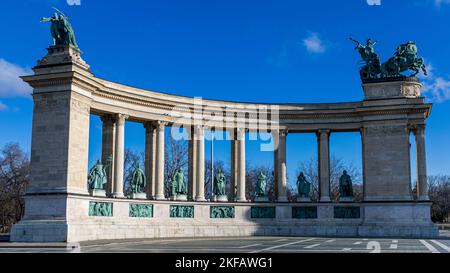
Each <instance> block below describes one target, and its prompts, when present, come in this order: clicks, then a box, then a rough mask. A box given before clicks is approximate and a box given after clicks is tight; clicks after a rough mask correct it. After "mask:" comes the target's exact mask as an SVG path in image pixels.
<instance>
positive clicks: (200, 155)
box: [194, 125, 206, 202]
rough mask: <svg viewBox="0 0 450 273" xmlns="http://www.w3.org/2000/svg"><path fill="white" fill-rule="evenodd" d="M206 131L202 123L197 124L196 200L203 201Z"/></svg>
mask: <svg viewBox="0 0 450 273" xmlns="http://www.w3.org/2000/svg"><path fill="white" fill-rule="evenodd" d="M204 134H205V131H204V128H203V127H202V126H200V125H196V126H195V135H194V139H195V143H196V145H197V160H196V167H197V168H196V176H197V177H196V178H197V179H196V182H197V183H196V184H197V185H196V186H195V187H196V190H197V191H196V195H195V201H198V202H203V201H206V199H205V135H204Z"/></svg>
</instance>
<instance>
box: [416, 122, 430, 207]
mask: <svg viewBox="0 0 450 273" xmlns="http://www.w3.org/2000/svg"><path fill="white" fill-rule="evenodd" d="M413 132H414V136H415V137H416V154H417V199H418V200H430V198H429V197H428V183H427V159H426V153H425V125H418V126H417V127H416V128H415V130H414V131H413Z"/></svg>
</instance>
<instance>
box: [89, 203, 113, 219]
mask: <svg viewBox="0 0 450 273" xmlns="http://www.w3.org/2000/svg"><path fill="white" fill-rule="evenodd" d="M89 216H113V204H112V203H106V202H94V201H91V202H89Z"/></svg>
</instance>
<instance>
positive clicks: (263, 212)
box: [250, 206, 275, 218]
mask: <svg viewBox="0 0 450 273" xmlns="http://www.w3.org/2000/svg"><path fill="white" fill-rule="evenodd" d="M250 216H251V218H275V207H259V206H258V207H251V209H250Z"/></svg>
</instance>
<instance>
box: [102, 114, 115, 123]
mask: <svg viewBox="0 0 450 273" xmlns="http://www.w3.org/2000/svg"><path fill="white" fill-rule="evenodd" d="M100 119H101V121H102V122H103V123H115V122H116V120H115V119H114V116H113V115H111V114H105V115H101V116H100Z"/></svg>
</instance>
